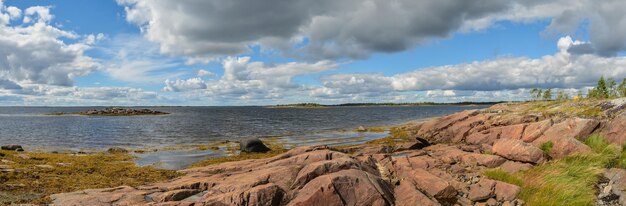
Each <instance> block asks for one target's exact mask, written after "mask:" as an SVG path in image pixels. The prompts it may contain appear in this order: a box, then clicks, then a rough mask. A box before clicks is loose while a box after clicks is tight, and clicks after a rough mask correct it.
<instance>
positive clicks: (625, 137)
mask: <svg viewBox="0 0 626 206" xmlns="http://www.w3.org/2000/svg"><path fill="white" fill-rule="evenodd" d="M625 128H626V112H622V113H621V114H620V115H618V116H617V117H615V118H614V119H613V120H612V121H611V122H610V123H609V124H608V125H607V126H606V127H605V128H603V129H602V132H601V134H602V135H603V136H604V138H606V140H607V141H609V142H611V143H613V144H616V145H618V146H619V145H624V144H626V129H625Z"/></svg>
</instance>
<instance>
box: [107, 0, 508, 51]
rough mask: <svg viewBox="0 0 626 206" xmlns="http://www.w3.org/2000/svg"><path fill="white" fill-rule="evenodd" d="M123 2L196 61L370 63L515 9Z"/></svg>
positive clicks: (326, 0)
mask: <svg viewBox="0 0 626 206" xmlns="http://www.w3.org/2000/svg"><path fill="white" fill-rule="evenodd" d="M118 2H119V3H120V4H122V5H125V6H126V7H127V8H126V10H127V20H129V21H130V22H133V23H136V24H137V25H139V26H140V27H141V28H142V29H143V31H144V34H145V35H146V37H147V38H149V39H150V40H152V41H155V42H159V43H160V44H161V50H162V51H163V52H165V53H170V54H177V55H185V56H189V57H192V58H193V57H206V58H211V57H216V56H222V55H236V54H241V53H244V52H248V51H249V49H248V47H249V46H250V45H251V44H256V43H261V45H263V46H268V47H278V48H279V49H286V50H290V51H285V52H287V53H290V52H296V53H298V54H300V53H302V51H306V52H307V56H306V57H307V58H308V57H311V58H317V59H328V58H331V59H334V58H342V57H351V58H365V57H367V56H368V55H369V54H370V53H372V52H397V51H403V50H406V49H408V48H412V47H414V46H415V44H417V43H420V42H424V41H426V40H428V39H429V38H431V37H447V36H449V35H450V34H451V33H452V32H454V31H456V30H458V29H459V28H460V27H461V26H462V25H463V23H464V22H465V21H468V20H474V19H479V18H482V17H485V16H487V15H490V14H495V13H498V12H502V11H505V10H506V9H507V8H509V7H510V4H509V3H508V2H507V1H500V0H478V1H456V0H422V1H414V0H398V1H386V0H366V1H362V0H341V1H336V0H335V1H332V0H322V1H308V0H294V1H282V0H271V1H246V0H232V1H219V0H210V1H142V0H124V1H123V0H120V1H118ZM172 8H175V9H172ZM301 37H305V38H308V40H309V44H308V45H307V46H306V47H304V48H296V49H295V50H293V48H291V46H284V45H277V44H281V43H276V42H293V43H294V44H299V43H301V42H300V40H301V39H299V38H301ZM283 44H284V43H283ZM288 55H296V54H294V53H291V54H288Z"/></svg>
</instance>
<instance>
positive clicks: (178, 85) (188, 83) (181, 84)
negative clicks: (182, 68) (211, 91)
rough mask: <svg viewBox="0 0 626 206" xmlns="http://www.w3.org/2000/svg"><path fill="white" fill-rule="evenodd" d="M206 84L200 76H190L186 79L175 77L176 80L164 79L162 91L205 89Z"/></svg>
mask: <svg viewBox="0 0 626 206" xmlns="http://www.w3.org/2000/svg"><path fill="white" fill-rule="evenodd" d="M206 88H207V85H206V82H204V80H202V79H200V78H197V77H196V78H191V79H187V80H181V79H177V80H176V81H170V80H169V79H168V80H165V87H164V88H163V91H166V92H181V91H191V90H198V89H206Z"/></svg>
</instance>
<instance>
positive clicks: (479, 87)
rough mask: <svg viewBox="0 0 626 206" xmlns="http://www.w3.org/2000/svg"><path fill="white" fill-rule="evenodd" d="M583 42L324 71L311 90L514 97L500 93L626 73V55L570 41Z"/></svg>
mask: <svg viewBox="0 0 626 206" xmlns="http://www.w3.org/2000/svg"><path fill="white" fill-rule="evenodd" d="M585 44H588V42H582V41H574V40H572V39H571V38H570V37H569V36H568V37H563V38H561V39H560V40H559V41H558V44H557V47H558V48H559V52H558V53H556V54H554V55H546V56H543V57H541V58H538V59H531V58H525V57H504V58H498V59H494V60H486V61H476V62H471V63H465V64H456V65H446V66H438V67H431V68H422V69H417V70H414V71H411V72H406V73H399V74H396V75H393V76H384V75H382V74H336V75H331V76H326V77H322V78H321V80H322V83H323V87H322V88H315V89H312V90H311V91H310V93H311V96H313V97H333V98H347V97H354V96H357V95H360V96H364V95H365V96H381V95H388V94H391V95H398V94H400V93H402V92H419V91H426V96H427V97H467V96H471V95H476V94H481V96H482V97H485V98H487V97H491V98H492V99H497V98H504V99H506V98H509V99H510V98H511V97H510V96H511V95H513V93H511V94H507V96H498V95H499V94H501V93H502V92H503V91H516V90H519V89H526V88H534V87H540V88H584V87H588V86H592V85H594V84H595V82H596V81H597V79H598V78H599V77H600V76H605V77H613V78H615V79H618V80H621V79H622V78H624V77H626V57H602V56H597V55H595V54H572V53H570V51H571V49H572V47H575V46H580V45H585ZM487 93H489V94H491V95H492V96H488V95H486V94H487ZM523 95H525V94H523ZM523 95H522V97H525V96H523ZM505 97H506V98H505ZM451 99H454V98H451Z"/></svg>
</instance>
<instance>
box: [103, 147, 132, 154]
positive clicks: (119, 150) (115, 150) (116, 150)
mask: <svg viewBox="0 0 626 206" xmlns="http://www.w3.org/2000/svg"><path fill="white" fill-rule="evenodd" d="M107 151H108V152H109V153H127V152H128V150H126V149H124V148H121V147H111V148H109V150H107Z"/></svg>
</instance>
